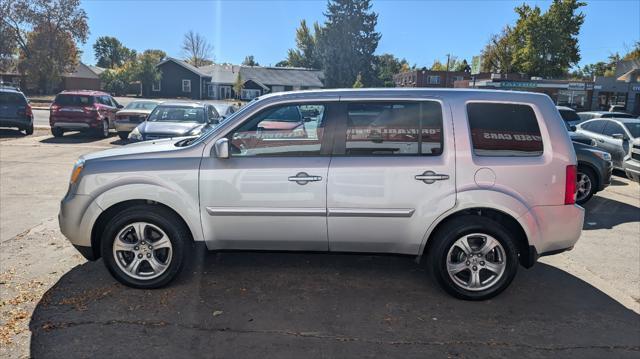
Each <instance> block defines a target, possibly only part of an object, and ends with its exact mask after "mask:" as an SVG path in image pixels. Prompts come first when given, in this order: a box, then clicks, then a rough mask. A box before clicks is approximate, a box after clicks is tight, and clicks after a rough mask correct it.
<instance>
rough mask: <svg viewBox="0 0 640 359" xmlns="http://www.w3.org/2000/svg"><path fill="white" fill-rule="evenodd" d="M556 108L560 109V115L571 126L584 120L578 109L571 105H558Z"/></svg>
mask: <svg viewBox="0 0 640 359" xmlns="http://www.w3.org/2000/svg"><path fill="white" fill-rule="evenodd" d="M556 108H557V109H558V112H560V116H561V117H562V119H563V120H564V122H566V123H567V124H568V125H569V126H575V125H577V124H579V123H580V122H581V121H582V119H581V118H580V116H578V113H577V112H576V110H574V109H572V108H571V107H566V106H556Z"/></svg>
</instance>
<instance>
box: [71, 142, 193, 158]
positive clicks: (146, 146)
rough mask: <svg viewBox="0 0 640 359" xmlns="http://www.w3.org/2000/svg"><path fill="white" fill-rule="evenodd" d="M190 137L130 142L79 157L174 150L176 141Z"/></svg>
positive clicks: (127, 154)
mask: <svg viewBox="0 0 640 359" xmlns="http://www.w3.org/2000/svg"><path fill="white" fill-rule="evenodd" d="M185 138H190V137H188V136H187V137H173V138H163V139H161V140H153V141H145V142H136V143H130V144H128V145H125V146H122V147H118V148H111V149H108V150H104V151H99V152H94V153H89V154H86V155H83V156H82V157H80V158H81V159H84V160H85V161H92V160H99V159H107V158H109V159H110V158H113V157H120V156H136V155H145V154H149V153H158V152H168V151H175V150H177V149H179V148H180V147H177V146H176V143H177V142H178V141H180V140H182V139H185Z"/></svg>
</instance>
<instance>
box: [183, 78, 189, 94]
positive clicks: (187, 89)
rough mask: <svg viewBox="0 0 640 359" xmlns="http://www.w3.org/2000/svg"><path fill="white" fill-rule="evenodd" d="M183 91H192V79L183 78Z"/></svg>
mask: <svg viewBox="0 0 640 359" xmlns="http://www.w3.org/2000/svg"><path fill="white" fill-rule="evenodd" d="M182 92H191V80H182Z"/></svg>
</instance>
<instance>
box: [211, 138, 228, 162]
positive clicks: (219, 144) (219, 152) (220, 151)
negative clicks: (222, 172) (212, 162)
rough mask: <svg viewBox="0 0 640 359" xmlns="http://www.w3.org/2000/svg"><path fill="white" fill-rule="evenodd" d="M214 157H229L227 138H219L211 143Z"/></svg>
mask: <svg viewBox="0 0 640 359" xmlns="http://www.w3.org/2000/svg"><path fill="white" fill-rule="evenodd" d="M213 150H214V151H215V156H216V158H229V139H228V138H221V139H219V140H217V141H216V143H215V144H214V145H213Z"/></svg>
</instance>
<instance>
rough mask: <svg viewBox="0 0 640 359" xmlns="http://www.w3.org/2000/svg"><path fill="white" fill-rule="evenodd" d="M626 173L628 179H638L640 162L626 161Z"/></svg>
mask: <svg viewBox="0 0 640 359" xmlns="http://www.w3.org/2000/svg"><path fill="white" fill-rule="evenodd" d="M623 167H624V172H625V173H626V174H627V177H631V178H638V177H640V161H637V160H635V159H628V160H626V161H624V165H623Z"/></svg>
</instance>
